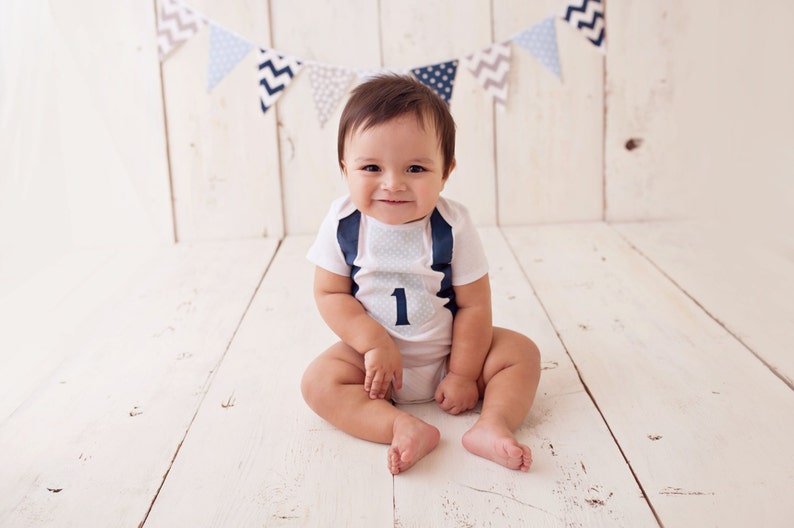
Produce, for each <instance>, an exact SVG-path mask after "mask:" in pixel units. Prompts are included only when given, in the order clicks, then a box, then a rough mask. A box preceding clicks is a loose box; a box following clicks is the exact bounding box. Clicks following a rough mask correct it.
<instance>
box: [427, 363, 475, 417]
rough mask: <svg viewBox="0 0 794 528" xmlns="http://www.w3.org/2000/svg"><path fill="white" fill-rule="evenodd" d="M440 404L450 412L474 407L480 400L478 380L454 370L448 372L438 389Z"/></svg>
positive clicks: (453, 412)
mask: <svg viewBox="0 0 794 528" xmlns="http://www.w3.org/2000/svg"><path fill="white" fill-rule="evenodd" d="M435 397H436V401H437V402H438V406H439V407H441V408H442V409H443V410H444V411H446V412H448V413H449V414H460V413H462V412H464V411H468V410H469V409H473V408H474V406H475V405H477V402H478V401H479V400H480V389H479V388H478V387H477V380H472V379H469V378H464V377H463V376H460V375H458V374H455V373H454V372H450V373H449V374H447V375H446V376H445V377H444V379H443V380H441V383H439V384H438V388H437V389H436V396H435Z"/></svg>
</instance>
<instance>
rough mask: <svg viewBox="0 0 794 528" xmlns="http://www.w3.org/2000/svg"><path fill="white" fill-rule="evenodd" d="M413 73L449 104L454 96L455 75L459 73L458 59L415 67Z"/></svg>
mask: <svg viewBox="0 0 794 528" xmlns="http://www.w3.org/2000/svg"><path fill="white" fill-rule="evenodd" d="M411 73H413V74H414V76H416V78H417V79H419V80H420V81H422V83H423V84H426V85H427V86H429V87H430V88H432V89H433V91H434V92H436V93H437V94H438V95H439V96H440V97H441V98H442V99H443V100H444V101H445V102H446V103H447V104H449V100H450V99H451V98H452V88H453V86H454V85H455V75H456V74H457V73H458V61H457V59H456V60H451V61H449V62H442V63H440V64H433V65H430V66H422V67H421V68H414V69H413V70H411Z"/></svg>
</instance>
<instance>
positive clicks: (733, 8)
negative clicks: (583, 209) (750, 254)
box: [605, 0, 794, 231]
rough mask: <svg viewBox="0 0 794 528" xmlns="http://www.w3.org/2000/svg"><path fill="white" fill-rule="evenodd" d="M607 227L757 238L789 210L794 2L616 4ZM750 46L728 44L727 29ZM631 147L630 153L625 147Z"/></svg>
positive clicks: (793, 192) (610, 62) (793, 159)
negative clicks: (667, 224) (752, 233)
mask: <svg viewBox="0 0 794 528" xmlns="http://www.w3.org/2000/svg"><path fill="white" fill-rule="evenodd" d="M607 12H608V15H607V19H608V21H609V26H608V27H609V29H608V31H609V33H608V34H609V40H608V50H609V51H608V56H607V72H608V73H607V101H606V103H607V106H606V108H607V112H608V116H607V123H606V142H605V150H606V179H607V200H606V209H607V210H606V213H607V214H606V218H607V219H608V220H611V221H631V220H641V219H648V220H653V219H657V220H664V219H670V218H680V217H685V218H692V217H697V218H702V217H706V218H717V219H719V221H720V222H723V223H726V224H731V226H732V227H736V226H742V225H743V224H753V227H754V229H755V230H756V231H763V227H761V229H758V227H759V226H769V225H774V224H782V223H791V222H792V219H793V218H794V217H792V214H794V213H792V211H793V210H794V208H793V207H792V204H794V185H792V178H791V167H792V166H794V149H792V148H791V145H792V143H794V103H792V100H791V97H790V94H791V93H792V91H793V90H794V71H792V69H791V68H783V67H780V64H784V63H786V62H787V61H788V60H789V51H790V50H791V49H792V47H794V35H792V33H791V32H790V31H788V30H787V29H786V28H787V22H786V21H788V20H790V19H791V18H792V16H794V4H791V3H789V2H764V3H762V4H759V5H758V6H756V7H755V8H754V9H751V10H748V9H747V6H746V4H745V3H744V2H741V1H737V0H730V1H726V2H721V1H717V0H708V1H704V2H696V3H693V2H688V3H683V2H674V3H670V2H663V1H654V2H642V3H633V2H611V3H608V7H607ZM728 27H733V28H737V30H738V31H740V32H741V33H742V34H743V35H747V36H748V38H742V39H730V38H729V39H724V38H723V35H724V28H728ZM631 138H636V139H639V140H641V142H642V143H641V145H640V146H639V147H638V148H636V149H632V150H627V149H626V148H625V145H626V142H627V141H628V140H629V139H631Z"/></svg>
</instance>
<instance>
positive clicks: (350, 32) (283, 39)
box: [271, 0, 380, 234]
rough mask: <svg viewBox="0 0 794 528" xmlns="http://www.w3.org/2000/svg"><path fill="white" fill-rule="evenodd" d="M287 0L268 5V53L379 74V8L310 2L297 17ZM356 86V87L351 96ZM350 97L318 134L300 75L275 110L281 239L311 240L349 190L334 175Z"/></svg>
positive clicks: (362, 0)
mask: <svg viewBox="0 0 794 528" xmlns="http://www.w3.org/2000/svg"><path fill="white" fill-rule="evenodd" d="M296 5H297V4H296V3H295V2H292V1H290V0H271V10H272V13H273V45H274V47H276V48H277V49H278V50H280V51H282V52H284V53H287V54H290V55H294V56H297V57H299V58H301V59H303V60H307V61H308V60H311V61H317V62H320V63H324V64H330V65H334V66H344V67H347V68H377V67H379V66H380V34H379V31H378V28H379V24H378V9H377V3H376V2H370V1H366V0H345V1H343V2H312V3H311V8H309V9H297V8H296ZM357 82H358V79H357V78H356V79H354V80H353V82H352V83H351V85H350V86H349V88H352V87H353V86H354V85H355V83H357ZM346 100H347V97H344V98H343V99H342V100H341V101H340V102H339V104H338V106H337V107H336V110H335V112H334V113H333V114H332V115H331V117H330V118H329V119H328V122H327V123H326V124H325V126H324V127H321V126H320V122H319V119H318V118H317V111H316V109H315V106H314V98H313V95H312V86H311V82H310V77H309V71H308V69H307V68H304V69H303V70H302V71H301V73H299V74H298V76H297V77H296V78H295V79H294V80H293V82H292V84H291V85H290V88H289V90H288V92H287V93H285V94H284V96H283V97H281V99H279V102H278V103H277V107H276V109H275V110H276V111H277V114H278V123H279V130H278V132H279V140H280V147H281V151H280V152H281V174H282V181H283V188H284V215H285V223H286V231H287V232H288V233H290V234H300V233H315V232H316V231H317V229H318V228H319V226H320V222H321V221H322V219H323V217H324V216H325V213H326V212H327V211H328V206H329V205H330V204H331V201H332V200H333V199H334V198H336V197H338V196H341V195H342V194H345V193H346V192H347V186H346V185H345V182H344V179H343V177H342V175H341V171H340V169H339V161H338V156H337V149H336V143H337V142H336V136H337V127H338V124H339V116H340V115H341V113H342V108H343V106H344V103H345V101H346Z"/></svg>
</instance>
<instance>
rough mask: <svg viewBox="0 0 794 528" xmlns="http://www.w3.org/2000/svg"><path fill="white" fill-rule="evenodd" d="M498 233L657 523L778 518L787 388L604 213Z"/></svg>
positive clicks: (781, 516)
mask: <svg viewBox="0 0 794 528" xmlns="http://www.w3.org/2000/svg"><path fill="white" fill-rule="evenodd" d="M506 234H507V238H508V240H509V242H510V244H511V245H512V246H513V248H514V249H515V251H516V253H517V255H518V258H519V260H520V261H521V263H522V265H523V266H524V269H525V270H526V272H527V275H528V277H529V278H530V281H531V283H532V285H533V287H534V288H535V291H536V292H537V293H538V296H539V298H540V300H541V302H542V303H543V306H544V307H545V309H546V311H547V312H548V313H549V316H550V318H551V319H552V321H553V322H554V325H555V328H556V329H557V331H558V333H559V335H560V337H561V339H562V341H563V343H564V344H565V346H566V348H567V350H568V352H569V353H570V355H571V357H572V359H573V360H574V362H575V363H576V365H577V368H578V370H579V373H580V375H581V377H582V380H583V382H584V384H585V385H586V386H587V389H588V391H589V392H590V394H592V396H593V398H594V399H595V401H596V402H597V403H598V408H599V409H600V411H601V413H602V414H603V415H604V418H605V419H606V421H607V422H608V423H609V426H610V429H611V431H612V433H613V434H614V436H615V438H616V440H617V441H618V443H619V444H620V446H621V449H622V451H623V453H625V455H626V457H627V459H628V460H629V461H630V463H631V466H632V468H633V471H634V473H635V474H636V475H637V478H638V479H639V482H640V483H641V485H642V486H643V489H644V490H645V493H646V494H647V496H648V498H649V500H650V502H651V504H652V505H653V507H654V510H655V511H656V513H657V514H658V515H659V518H660V519H661V522H662V523H663V524H664V525H665V526H689V525H691V524H692V522H693V520H696V524H700V525H735V526H742V525H748V524H766V525H781V524H785V523H786V522H787V519H789V518H790V517H791V515H792V513H793V510H792V506H791V504H788V503H787V504H781V503H780V502H779V499H778V497H779V495H778V493H779V491H780V490H781V489H787V487H788V486H790V483H791V481H792V478H794V456H792V455H791V451H790V449H789V448H788V447H787V446H788V445H789V444H790V438H791V435H792V434H793V433H794V423H792V421H791V419H790V417H791V416H793V415H794V393H793V392H792V391H791V389H790V388H789V387H788V386H787V385H786V384H785V383H784V382H783V381H781V380H780V379H778V378H777V377H776V376H775V375H774V374H773V373H771V372H770V371H769V370H768V369H767V367H766V366H765V365H763V364H762V363H761V362H760V361H759V360H758V359H757V358H756V357H755V356H754V355H753V354H752V353H750V352H749V351H748V350H747V349H746V348H745V347H744V346H743V345H741V344H740V343H739V342H738V341H736V339H734V338H733V336H731V335H730V334H729V333H728V332H726V331H725V329H724V328H722V326H720V325H719V324H717V323H716V322H715V321H714V320H713V319H712V318H711V317H710V316H709V315H708V314H706V313H705V312H704V311H703V310H702V309H701V308H700V307H699V306H698V305H697V304H696V303H695V302H693V301H692V300H691V299H690V298H689V297H687V296H686V295H685V294H684V293H683V292H682V291H680V290H679V289H678V288H677V287H675V285H674V284H673V283H671V282H670V281H669V279H667V278H666V277H665V276H664V275H663V274H661V273H660V272H659V271H658V270H657V269H656V268H655V267H654V266H653V265H652V264H651V263H649V262H647V260H645V259H644V258H643V257H642V256H641V255H639V254H638V253H637V252H636V251H634V250H633V249H632V248H631V247H630V246H629V245H628V244H627V243H626V242H625V241H624V240H623V239H622V238H621V237H620V236H619V235H618V234H617V233H616V232H615V231H613V230H612V229H610V228H609V227H608V226H606V225H603V224H594V225H579V226H576V225H568V226H549V227H544V228H530V227H524V228H510V229H506ZM734 302H735V301H734Z"/></svg>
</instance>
